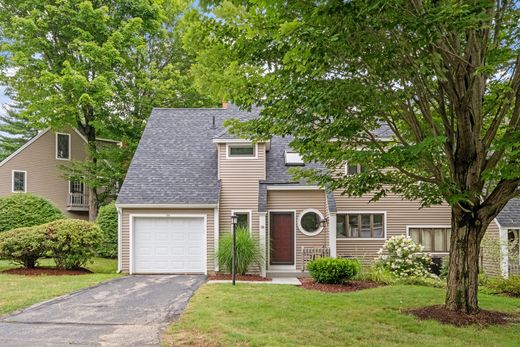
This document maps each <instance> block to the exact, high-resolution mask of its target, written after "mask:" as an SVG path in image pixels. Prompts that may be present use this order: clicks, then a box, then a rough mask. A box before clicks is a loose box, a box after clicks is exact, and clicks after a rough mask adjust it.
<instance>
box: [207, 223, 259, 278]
mask: <svg viewBox="0 0 520 347" xmlns="http://www.w3.org/2000/svg"><path fill="white" fill-rule="evenodd" d="M232 257H233V237H232V234H231V233H228V234H226V235H225V236H224V237H222V238H221V239H220V242H219V246H218V252H217V258H218V263H219V265H220V267H221V268H224V269H226V270H227V271H228V272H229V273H231V268H232V265H231V264H232ZM263 261H264V257H263V256H262V252H261V250H260V246H259V243H258V241H257V240H254V239H253V237H251V234H250V233H249V230H248V229H247V228H237V230H236V271H237V274H239V275H245V274H246V273H247V270H248V269H249V266H251V265H253V264H256V265H258V266H261V265H262V262H263Z"/></svg>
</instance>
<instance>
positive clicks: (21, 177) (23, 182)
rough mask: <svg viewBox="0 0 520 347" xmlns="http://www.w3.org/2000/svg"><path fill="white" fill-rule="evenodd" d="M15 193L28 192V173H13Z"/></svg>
mask: <svg viewBox="0 0 520 347" xmlns="http://www.w3.org/2000/svg"><path fill="white" fill-rule="evenodd" d="M12 188H13V189H12V191H13V193H25V192H26V191H27V172H25V171H13V187H12Z"/></svg>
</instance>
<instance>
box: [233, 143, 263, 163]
mask: <svg viewBox="0 0 520 347" xmlns="http://www.w3.org/2000/svg"><path fill="white" fill-rule="evenodd" d="M227 157H228V159H229V158H233V159H235V158H236V159H244V158H256V144H252V143H236V144H235V143H234V144H228V145H227Z"/></svg>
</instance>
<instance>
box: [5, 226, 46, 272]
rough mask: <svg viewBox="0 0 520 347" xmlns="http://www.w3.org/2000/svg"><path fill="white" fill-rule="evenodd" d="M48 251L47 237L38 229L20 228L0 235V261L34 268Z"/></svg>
mask: <svg viewBox="0 0 520 347" xmlns="http://www.w3.org/2000/svg"><path fill="white" fill-rule="evenodd" d="M47 250H48V242H47V235H46V234H45V232H44V230H43V229H41V228H38V227H26V228H18V229H13V230H10V231H6V232H4V233H1V234H0V259H6V260H10V261H12V262H13V263H15V264H20V265H22V266H23V267H26V268H34V267H36V265H37V261H38V259H39V258H41V257H43V256H44V255H45V253H46V252H47Z"/></svg>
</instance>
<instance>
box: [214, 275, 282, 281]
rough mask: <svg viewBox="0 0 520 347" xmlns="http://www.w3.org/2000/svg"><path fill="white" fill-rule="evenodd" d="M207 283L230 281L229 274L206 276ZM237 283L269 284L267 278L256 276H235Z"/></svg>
mask: <svg viewBox="0 0 520 347" xmlns="http://www.w3.org/2000/svg"><path fill="white" fill-rule="evenodd" d="M208 280H209V281H231V280H232V278H231V274H215V275H209V276H208ZM236 280H237V281H255V282H271V281H272V280H271V279H270V278H268V277H261V276H257V275H236Z"/></svg>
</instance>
